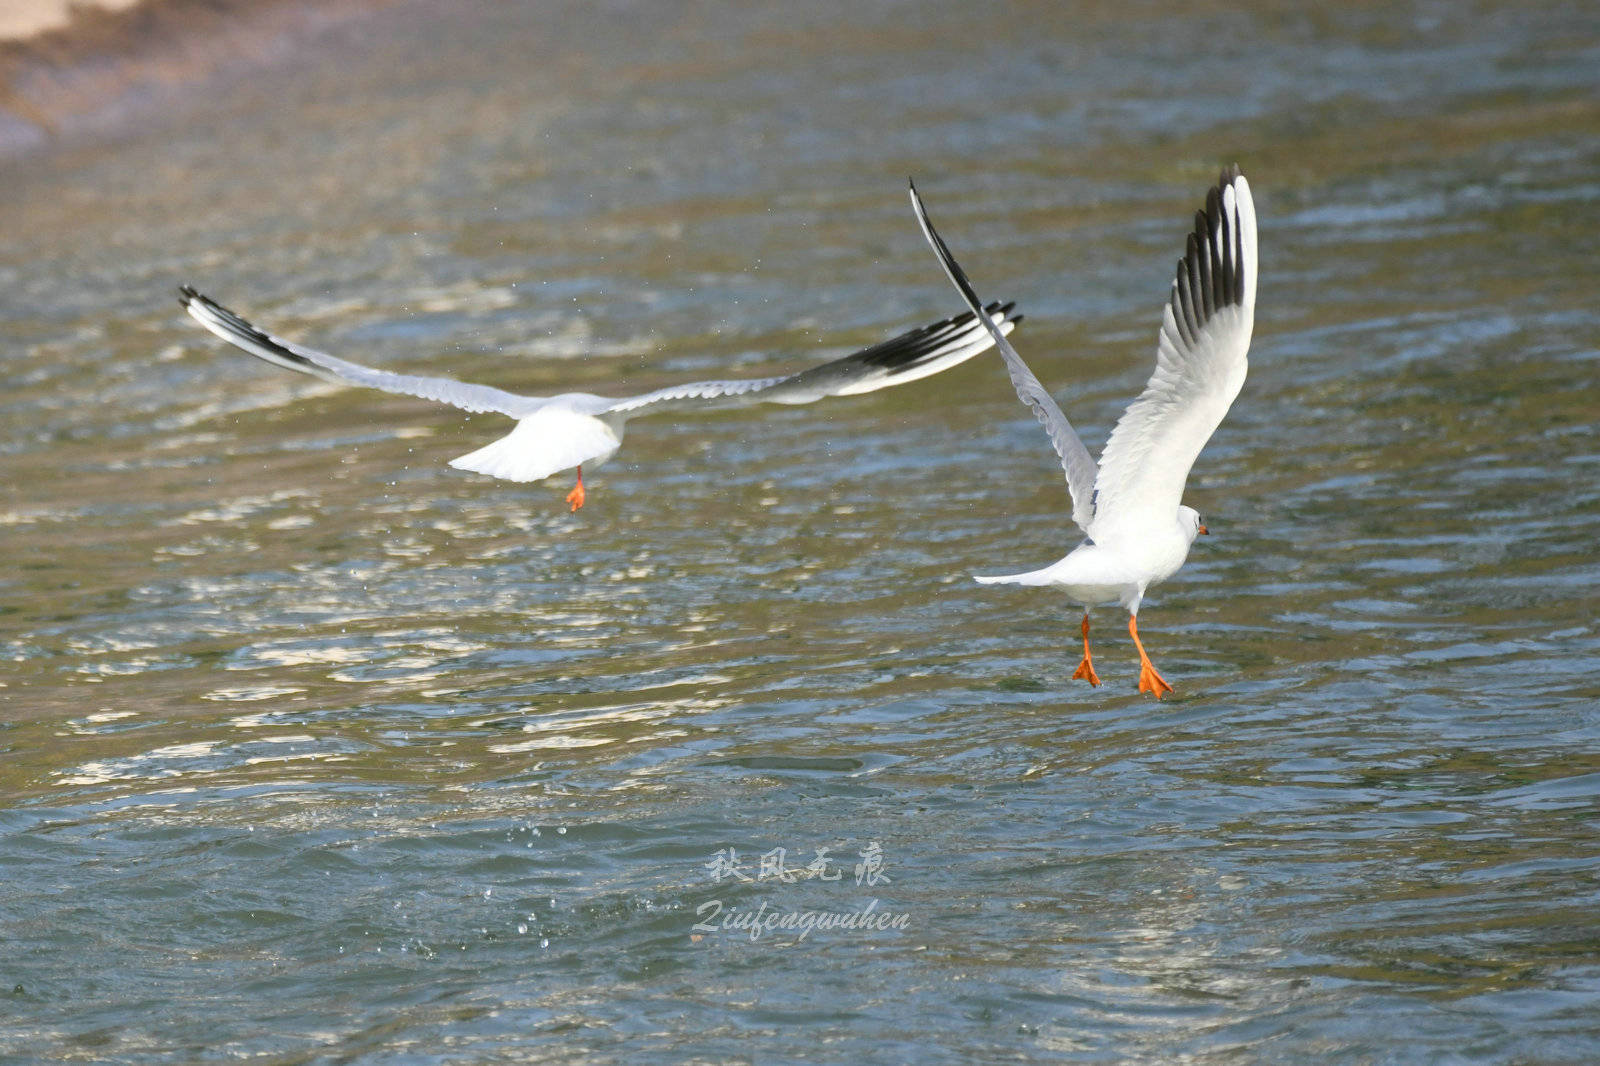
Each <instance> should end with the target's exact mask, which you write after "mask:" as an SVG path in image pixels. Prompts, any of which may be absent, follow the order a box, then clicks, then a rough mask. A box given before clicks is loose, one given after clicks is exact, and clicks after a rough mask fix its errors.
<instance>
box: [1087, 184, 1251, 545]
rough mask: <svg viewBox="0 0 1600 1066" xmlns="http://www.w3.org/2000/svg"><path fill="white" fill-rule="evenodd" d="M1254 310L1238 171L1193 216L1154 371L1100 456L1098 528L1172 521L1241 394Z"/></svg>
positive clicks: (1247, 205)
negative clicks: (1193, 472) (1199, 460)
mask: <svg viewBox="0 0 1600 1066" xmlns="http://www.w3.org/2000/svg"><path fill="white" fill-rule="evenodd" d="M1255 310H1256V211H1255V205H1254V203H1253V202H1252V201H1251V199H1250V183H1249V182H1247V181H1246V180H1245V179H1244V175H1242V174H1240V173H1239V168H1238V167H1237V166H1235V167H1231V168H1229V169H1228V170H1225V171H1223V173H1222V177H1221V179H1220V180H1219V181H1218V182H1217V185H1216V187H1215V188H1213V189H1212V190H1211V191H1210V193H1208V194H1207V196H1206V207H1205V210H1204V211H1199V212H1196V213H1195V223H1194V232H1193V233H1191V234H1190V235H1189V244H1188V248H1187V250H1186V251H1185V252H1184V256H1183V258H1182V259H1181V260H1179V261H1178V271H1177V277H1176V279H1175V280H1174V281H1173V283H1172V295H1171V297H1170V298H1169V299H1168V301H1167V307H1166V311H1165V312H1164V314H1163V316H1162V320H1161V336H1160V339H1159V341H1158V343H1157V347H1156V370H1155V373H1154V374H1152V375H1151V377H1150V381H1149V383H1148V384H1147V385H1145V387H1144V392H1142V393H1141V394H1140V395H1139V398H1138V399H1137V400H1135V401H1134V402H1133V403H1132V404H1131V405H1130V406H1129V407H1128V409H1127V410H1126V411H1124V412H1123V414H1122V417H1121V418H1120V419H1118V420H1117V425H1116V428H1115V429H1113V430H1112V431H1111V436H1110V438H1108V439H1107V441H1106V446H1105V450H1104V451H1102V452H1101V454H1100V476H1099V478H1098V479H1097V480H1096V482H1095V493H1096V498H1097V501H1098V502H1097V505H1096V519H1095V521H1096V525H1097V526H1098V525H1099V524H1101V523H1114V524H1119V525H1120V524H1122V523H1123V522H1125V521H1129V520H1132V521H1134V522H1141V521H1146V520H1150V521H1160V520H1164V519H1170V518H1171V517H1172V515H1173V514H1174V513H1175V512H1176V511H1177V509H1178V505H1179V504H1180V503H1181V502H1182V498H1183V484H1184V481H1185V480H1187V478H1188V477H1189V468H1190V467H1192V466H1193V465H1194V461H1195V458H1196V457H1197V456H1198V455H1199V454H1200V449H1201V448H1203V447H1205V443H1206V441H1208V440H1210V439H1211V434H1212V433H1213V432H1214V431H1215V430H1216V428H1217V426H1218V424H1220V423H1221V422H1222V418H1223V416H1224V415H1226V414H1227V413H1228V408H1229V407H1230V406H1231V405H1232V404H1233V398H1234V397H1235V396H1237V395H1238V394H1239V389H1240V387H1241V386H1243V385H1244V378H1245V372H1246V370H1247V369H1248V364H1247V361H1246V359H1245V355H1246V353H1247V352H1248V351H1249V350H1250V331H1251V329H1252V327H1253V325H1254V323H1255Z"/></svg>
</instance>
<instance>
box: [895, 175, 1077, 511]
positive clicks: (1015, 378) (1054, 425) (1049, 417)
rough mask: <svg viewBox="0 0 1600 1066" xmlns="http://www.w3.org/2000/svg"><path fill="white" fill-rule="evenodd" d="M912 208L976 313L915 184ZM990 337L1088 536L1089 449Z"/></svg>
mask: <svg viewBox="0 0 1600 1066" xmlns="http://www.w3.org/2000/svg"><path fill="white" fill-rule="evenodd" d="M911 207H912V209H913V210H915V211H916V213H917V223H918V224H919V225H920V226H921V227H922V235H923V236H924V237H926V238H927V239H928V244H929V245H930V246H931V247H932V248H933V254H934V255H936V256H938V257H939V265H940V266H942V267H944V272H945V276H946V277H948V278H949V279H950V281H951V283H953V284H954V285H955V287H956V290H957V291H958V292H960V293H961V295H962V297H963V298H965V299H966V301H967V306H968V307H971V308H974V309H976V308H977V306H978V294H977V293H976V292H974V291H973V288H972V283H971V282H970V281H968V280H967V273H966V271H964V270H962V269H961V264H960V263H957V262H956V258H955V256H953V255H951V254H950V249H949V248H948V247H947V246H946V245H945V243H944V239H943V238H941V237H940V236H939V231H938V230H936V229H934V228H933V222H932V221H931V220H930V219H929V218H928V209H927V208H926V207H924V206H923V204H922V197H920V196H918V195H917V185H916V182H912V183H911ZM990 333H992V334H993V336H994V342H995V346H996V347H998V348H999V349H1000V354H1001V355H1002V356H1003V357H1004V358H1005V361H1006V370H1007V371H1009V372H1010V374H1011V384H1012V386H1014V387H1015V388H1016V390H1017V396H1018V397H1020V398H1021V400H1022V402H1023V403H1025V404H1027V405H1028V406H1029V407H1031V408H1033V413H1034V416H1035V417H1036V418H1038V419H1039V421H1040V422H1041V423H1043V424H1044V428H1045V432H1046V433H1048V434H1049V435H1050V443H1051V445H1052V446H1053V447H1054V448H1055V450H1056V455H1057V456H1059V457H1060V459H1061V469H1062V470H1063V471H1064V472H1065V473H1066V475H1067V492H1068V493H1069V494H1071V496H1072V520H1073V521H1074V522H1076V523H1077V524H1078V526H1079V528H1081V529H1083V530H1084V532H1088V530H1089V523H1090V522H1092V521H1093V520H1094V482H1095V465H1094V459H1093V457H1092V456H1090V455H1089V449H1087V448H1085V447H1084V446H1083V441H1081V440H1079V439H1078V434H1077V432H1076V431H1074V430H1073V428H1072V423H1071V422H1068V421H1067V416H1066V415H1064V414H1062V413H1061V408H1060V407H1058V406H1056V401H1055V400H1054V399H1052V398H1051V396H1050V394H1049V393H1048V392H1046V391H1045V388H1044V386H1043V385H1041V384H1039V379H1038V378H1036V377H1034V376H1033V371H1031V370H1029V369H1028V364H1027V363H1024V362H1023V361H1022V356H1020V355H1018V354H1017V350H1016V349H1015V348H1013V347H1011V342H1010V341H1008V340H1006V338H1005V336H1004V335H1003V334H1001V333H1000V332H999V331H997V330H990Z"/></svg>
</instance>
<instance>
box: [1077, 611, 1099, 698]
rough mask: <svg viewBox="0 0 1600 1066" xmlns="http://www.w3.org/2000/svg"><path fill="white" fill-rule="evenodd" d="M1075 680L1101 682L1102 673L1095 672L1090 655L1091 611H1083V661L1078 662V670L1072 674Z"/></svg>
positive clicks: (1091, 682)
mask: <svg viewBox="0 0 1600 1066" xmlns="http://www.w3.org/2000/svg"><path fill="white" fill-rule="evenodd" d="M1072 680H1074V681H1079V680H1082V681H1087V682H1089V684H1091V685H1098V684H1100V675H1099V674H1097V673H1095V672H1094V662H1093V660H1092V659H1090V657H1089V612H1088V611H1084V612H1083V662H1081V663H1079V664H1078V670H1077V672H1076V673H1074V674H1073V675H1072Z"/></svg>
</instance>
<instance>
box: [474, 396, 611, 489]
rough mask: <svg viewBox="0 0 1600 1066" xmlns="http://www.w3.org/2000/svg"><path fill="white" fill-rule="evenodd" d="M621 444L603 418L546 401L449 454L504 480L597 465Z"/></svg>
mask: <svg viewBox="0 0 1600 1066" xmlns="http://www.w3.org/2000/svg"><path fill="white" fill-rule="evenodd" d="M621 446H622V435H621V433H620V432H619V431H618V430H615V429H613V428H612V427H611V426H610V425H608V424H607V423H606V422H605V421H604V420H602V419H599V418H595V417H593V416H591V415H583V414H577V413H575V412H573V411H568V410H563V409H561V408H559V407H544V408H540V409H539V410H537V411H535V412H534V413H533V414H531V415H529V416H528V417H527V418H524V419H523V420H522V421H520V422H518V423H517V425H516V428H515V429H513V430H512V431H511V432H510V433H507V434H506V435H505V436H503V437H501V438H500V439H499V440H497V441H493V442H491V443H489V444H485V445H484V446H483V447H482V448H479V449H478V450H477V451H475V452H468V453H467V454H466V455H463V456H460V457H459V458H456V459H452V460H450V465H451V466H453V467H455V468H456V469H457V470H470V471H472V472H473V473H475V474H487V475H489V476H490V477H497V478H501V479H503V480H506V481H542V480H543V479H545V478H547V477H549V476H550V475H552V474H559V473H560V472H561V471H563V470H570V469H572V468H573V467H575V466H577V465H578V464H579V463H588V464H590V466H599V465H600V464H601V463H603V462H605V461H606V460H607V459H609V458H611V456H612V454H613V453H615V452H616V450H617V449H618V448H619V447H621Z"/></svg>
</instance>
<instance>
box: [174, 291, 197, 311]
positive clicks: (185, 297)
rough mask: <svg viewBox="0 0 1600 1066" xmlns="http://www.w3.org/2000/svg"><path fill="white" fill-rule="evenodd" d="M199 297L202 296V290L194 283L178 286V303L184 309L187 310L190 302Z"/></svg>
mask: <svg viewBox="0 0 1600 1066" xmlns="http://www.w3.org/2000/svg"><path fill="white" fill-rule="evenodd" d="M199 298H200V290H199V289H196V288H195V287H194V286H193V285H179V286H178V303H179V304H181V305H182V306H183V309H184V310H185V311H187V310H188V309H189V304H190V303H191V302H192V301H194V300H197V299H199Z"/></svg>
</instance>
